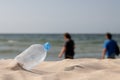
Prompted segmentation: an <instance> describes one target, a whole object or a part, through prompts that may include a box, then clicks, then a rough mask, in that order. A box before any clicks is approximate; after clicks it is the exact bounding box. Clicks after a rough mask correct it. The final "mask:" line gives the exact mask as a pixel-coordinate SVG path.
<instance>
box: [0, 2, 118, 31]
mask: <svg viewBox="0 0 120 80" xmlns="http://www.w3.org/2000/svg"><path fill="white" fill-rule="evenodd" d="M65 32H69V33H106V32H111V33H120V0H0V33H65Z"/></svg>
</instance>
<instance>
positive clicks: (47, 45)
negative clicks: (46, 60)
mask: <svg viewBox="0 0 120 80" xmlns="http://www.w3.org/2000/svg"><path fill="white" fill-rule="evenodd" d="M44 48H45V50H46V51H48V50H50V48H51V45H50V43H49V42H46V43H45V44H44Z"/></svg>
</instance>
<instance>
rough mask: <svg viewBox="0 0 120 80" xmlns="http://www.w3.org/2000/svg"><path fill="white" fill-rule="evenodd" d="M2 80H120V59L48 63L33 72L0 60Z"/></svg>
mask: <svg viewBox="0 0 120 80" xmlns="http://www.w3.org/2000/svg"><path fill="white" fill-rule="evenodd" d="M0 80H120V59H111V60H110V59H103V60H100V59H87V58H86V59H74V60H69V59H67V60H62V61H46V62H42V63H40V64H39V65H37V66H36V67H34V68H33V69H32V70H31V71H27V70H24V69H22V68H21V67H20V66H19V65H18V64H17V62H16V61H14V60H12V59H6V60H0Z"/></svg>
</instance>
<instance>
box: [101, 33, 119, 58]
mask: <svg viewBox="0 0 120 80" xmlns="http://www.w3.org/2000/svg"><path fill="white" fill-rule="evenodd" d="M106 39H107V40H105V42H104V45H103V47H104V49H103V52H102V59H104V58H108V59H115V56H116V53H115V48H116V45H117V42H116V41H115V40H113V39H112V35H111V33H107V34H106Z"/></svg>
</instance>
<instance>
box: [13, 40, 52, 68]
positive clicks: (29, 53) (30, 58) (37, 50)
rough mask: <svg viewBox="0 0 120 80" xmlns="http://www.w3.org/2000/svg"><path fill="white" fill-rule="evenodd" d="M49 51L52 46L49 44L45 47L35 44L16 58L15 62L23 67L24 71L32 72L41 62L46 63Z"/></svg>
mask: <svg viewBox="0 0 120 80" xmlns="http://www.w3.org/2000/svg"><path fill="white" fill-rule="evenodd" d="M49 49H50V44H49V43H48V42H47V43H45V44H44V45H41V44H33V45H31V46H30V47H29V48H27V49H26V50H25V51H23V52H22V53H21V54H19V55H18V56H16V57H15V60H16V61H17V62H18V63H19V64H20V65H22V67H23V68H24V69H26V70H30V69H32V68H33V67H34V66H36V65H37V64H39V63H40V62H42V61H44V59H45V57H46V55H47V51H48V50H49Z"/></svg>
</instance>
